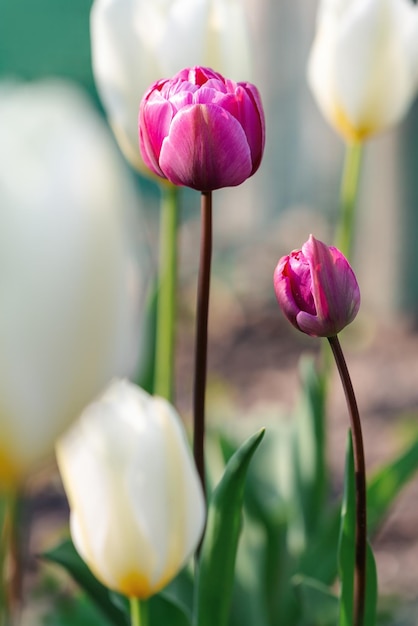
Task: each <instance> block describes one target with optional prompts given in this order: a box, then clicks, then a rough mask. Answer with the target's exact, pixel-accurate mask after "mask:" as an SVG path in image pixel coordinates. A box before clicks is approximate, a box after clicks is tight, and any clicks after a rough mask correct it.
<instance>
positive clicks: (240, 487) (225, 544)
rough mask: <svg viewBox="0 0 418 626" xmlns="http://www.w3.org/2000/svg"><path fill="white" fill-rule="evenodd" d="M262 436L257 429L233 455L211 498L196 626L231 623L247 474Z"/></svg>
mask: <svg viewBox="0 0 418 626" xmlns="http://www.w3.org/2000/svg"><path fill="white" fill-rule="evenodd" d="M263 436H264V430H261V431H260V432H258V433H256V434H255V435H253V436H252V437H250V439H248V440H247V441H246V442H245V443H244V444H243V445H242V446H241V447H240V448H239V449H238V450H237V452H236V453H235V454H234V455H233V456H232V457H231V459H230V460H229V462H228V464H227V466H226V469H225V473H224V475H223V477H222V478H221V481H220V483H219V484H218V486H217V487H216V489H215V491H214V492H213V494H212V497H211V499H210V504H209V510H208V519H207V527H206V532H205V536H204V540H203V544H202V551H201V557H200V562H199V572H198V579H197V596H196V598H197V604H196V607H195V610H196V612H195V624H196V625H197V626H214V625H215V624H216V626H226V625H227V623H228V615H229V610H230V601H231V594H232V587H233V582H234V570H235V558H236V553H237V548H238V540H239V536H240V532H241V523H242V505H243V499H244V485H245V478H246V474H247V469H248V465H249V463H250V460H251V458H252V456H253V454H254V452H255V451H256V449H257V447H258V446H259V444H260V442H261V440H262V438H263Z"/></svg>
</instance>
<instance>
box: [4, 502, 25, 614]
mask: <svg viewBox="0 0 418 626" xmlns="http://www.w3.org/2000/svg"><path fill="white" fill-rule="evenodd" d="M0 521H1V524H0V626H13V624H14V623H15V622H17V621H18V617H19V614H20V610H21V602H22V576H23V571H22V545H21V536H20V494H19V493H18V492H15V491H14V490H12V491H9V492H7V493H4V494H3V497H2V502H1V520H0Z"/></svg>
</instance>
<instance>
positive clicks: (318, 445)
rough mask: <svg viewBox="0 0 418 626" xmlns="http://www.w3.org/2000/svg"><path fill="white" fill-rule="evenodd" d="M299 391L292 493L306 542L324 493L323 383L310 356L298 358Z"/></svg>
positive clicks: (295, 422) (311, 531)
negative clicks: (293, 489) (297, 503)
mask: <svg viewBox="0 0 418 626" xmlns="http://www.w3.org/2000/svg"><path fill="white" fill-rule="evenodd" d="M299 373H300V377H301V386H302V394H301V398H300V401H299V405H298V408H297V411H296V414H295V418H294V421H293V424H294V433H295V434H294V436H295V443H294V445H295V454H294V457H293V461H294V465H295V468H294V472H295V477H296V481H297V484H296V493H295V494H294V495H295V496H296V495H297V497H298V498H299V499H300V507H301V513H302V515H303V525H304V534H305V538H306V539H305V540H306V544H309V542H310V539H311V536H312V535H313V533H314V532H315V531H316V529H317V528H318V525H319V523H320V521H321V517H322V512H323V510H324V503H325V495H326V454H325V400H326V393H325V384H324V377H323V376H321V375H320V374H319V373H318V372H317V369H316V366H315V363H314V361H313V359H312V358H308V357H304V358H302V359H301V360H300V365H299Z"/></svg>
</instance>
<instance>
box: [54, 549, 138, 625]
mask: <svg viewBox="0 0 418 626" xmlns="http://www.w3.org/2000/svg"><path fill="white" fill-rule="evenodd" d="M42 556H43V558H44V559H46V560H48V561H51V562H52V563H57V564H59V565H62V566H63V567H64V569H66V570H67V572H68V573H69V574H70V575H71V576H72V577H73V579H74V580H75V581H76V582H77V583H78V585H79V586H80V588H81V589H83V591H84V592H85V593H86V594H87V596H88V597H89V598H90V600H91V601H92V602H93V604H94V605H95V606H96V607H97V608H98V609H99V610H100V611H101V612H102V614H103V616H104V617H106V618H107V619H108V620H109V622H110V623H111V624H113V625H114V626H125V625H126V624H127V623H128V622H127V619H126V615H125V614H124V612H123V610H121V608H119V607H118V606H116V605H115V603H114V602H113V601H112V599H111V596H110V593H109V590H108V589H107V588H106V587H105V586H104V585H102V583H100V582H99V581H98V580H97V579H96V578H95V577H94V576H93V574H92V573H91V571H90V570H89V568H88V567H87V565H86V564H85V563H84V561H83V560H82V558H81V557H80V556H79V554H78V552H77V550H76V549H75V547H74V544H73V543H72V541H71V540H70V539H68V540H66V541H64V542H63V543H61V544H60V545H58V546H56V547H55V548H53V549H52V550H50V551H49V552H46V553H44V554H43V555H42Z"/></svg>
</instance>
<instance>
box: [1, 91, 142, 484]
mask: <svg viewBox="0 0 418 626" xmlns="http://www.w3.org/2000/svg"><path fill="white" fill-rule="evenodd" d="M0 137H1V141H0V207H1V209H0V300H1V306H0V490H1V489H2V488H5V487H7V486H15V484H16V482H18V481H20V480H21V479H23V478H24V477H25V475H26V474H27V473H28V472H29V471H30V470H31V469H32V467H33V465H34V464H36V463H37V462H38V461H40V460H41V459H42V458H43V457H44V456H45V455H47V454H48V453H51V452H53V448H54V444H55V439H56V438H57V436H58V435H59V434H61V432H62V431H63V430H64V429H65V428H66V427H68V425H69V423H70V421H71V420H72V419H75V418H76V417H77V416H78V415H79V414H80V411H81V410H82V409H83V407H84V406H85V405H86V404H88V403H89V402H91V400H92V399H93V398H94V397H95V396H96V395H97V393H98V392H99V391H100V390H101V389H103V387H104V386H105V385H106V384H107V383H108V382H109V381H110V380H111V379H112V378H113V377H114V376H115V375H130V374H132V373H133V369H134V366H135V362H136V360H137V359H138V342H139V331H138V329H139V323H140V318H139V303H140V300H141V294H142V288H143V287H144V286H145V285H143V284H142V283H143V278H142V276H143V275H142V274H141V273H140V270H139V265H138V260H139V259H135V257H134V254H133V252H132V248H133V246H132V245H131V244H132V242H131V241H130V239H129V234H128V231H132V230H133V229H137V230H139V225H138V223H137V220H135V221H134V223H132V221H131V219H128V214H127V212H126V211H125V210H122V209H123V208H126V209H128V208H129V207H131V208H132V207H134V206H135V204H136V203H137V198H136V195H135V190H134V187H133V184H132V181H131V179H130V176H129V174H128V173H127V172H126V168H125V164H124V163H123V160H122V159H121V158H120V156H119V155H118V153H117V151H116V150H115V148H114V146H113V142H112V139H111V137H110V136H109V133H108V131H107V129H106V126H105V125H104V124H103V123H102V121H101V120H100V117H99V116H98V115H97V114H96V113H95V111H94V110H93V107H91V106H90V104H89V103H88V101H87V100H86V98H85V96H84V95H82V94H81V92H79V91H78V90H76V89H75V87H70V86H68V85H67V84H65V83H52V82H44V83H39V84H36V83H31V84H28V85H23V84H14V85H12V84H7V85H3V86H0ZM129 217H130V218H133V216H132V215H130V216H129ZM144 260H145V259H144ZM141 272H142V270H141Z"/></svg>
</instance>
